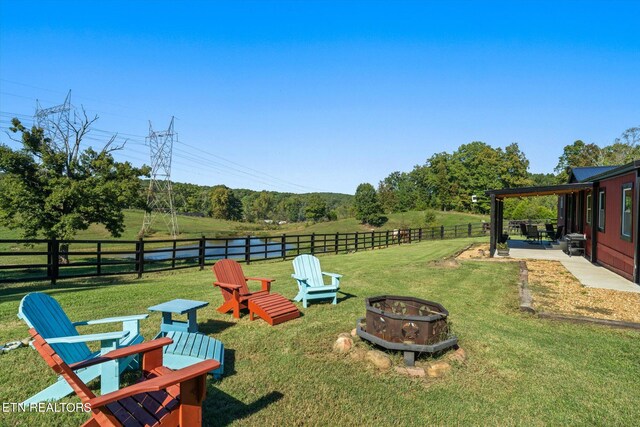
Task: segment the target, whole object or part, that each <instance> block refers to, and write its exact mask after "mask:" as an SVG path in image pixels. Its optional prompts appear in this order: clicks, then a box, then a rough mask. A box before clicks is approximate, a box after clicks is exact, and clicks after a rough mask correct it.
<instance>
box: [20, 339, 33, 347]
mask: <svg viewBox="0 0 640 427" xmlns="http://www.w3.org/2000/svg"><path fill="white" fill-rule="evenodd" d="M30 343H31V338H25V339H23V340H22V345H23V346H25V347H27V346H28V345H29V344H30Z"/></svg>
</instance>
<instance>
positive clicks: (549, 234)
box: [544, 223, 556, 240]
mask: <svg viewBox="0 0 640 427" xmlns="http://www.w3.org/2000/svg"><path fill="white" fill-rule="evenodd" d="M544 227H545V229H546V231H547V237H548V238H549V240H556V230H554V228H553V224H549V223H547V224H545V225H544Z"/></svg>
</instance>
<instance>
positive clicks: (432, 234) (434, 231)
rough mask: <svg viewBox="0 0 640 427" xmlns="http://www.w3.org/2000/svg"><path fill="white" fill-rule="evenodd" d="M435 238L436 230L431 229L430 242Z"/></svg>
mask: <svg viewBox="0 0 640 427" xmlns="http://www.w3.org/2000/svg"><path fill="white" fill-rule="evenodd" d="M435 238H436V228H435V227H431V240H434V239H435Z"/></svg>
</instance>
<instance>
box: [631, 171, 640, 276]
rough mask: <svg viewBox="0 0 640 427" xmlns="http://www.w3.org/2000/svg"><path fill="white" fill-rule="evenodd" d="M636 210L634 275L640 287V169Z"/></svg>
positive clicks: (633, 213) (637, 181)
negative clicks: (639, 264)
mask: <svg viewBox="0 0 640 427" xmlns="http://www.w3.org/2000/svg"><path fill="white" fill-rule="evenodd" d="M633 205H634V208H633V211H632V215H634V216H633V218H635V224H634V225H633V226H634V227H635V228H636V230H635V231H636V237H635V239H636V250H635V251H634V256H633V258H634V263H633V265H634V274H635V277H634V279H635V282H636V283H637V284H638V285H640V266H638V263H640V169H639V170H637V171H636V194H634V203H633Z"/></svg>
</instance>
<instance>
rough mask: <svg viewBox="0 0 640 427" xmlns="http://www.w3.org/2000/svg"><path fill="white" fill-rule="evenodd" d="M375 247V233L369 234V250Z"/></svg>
mask: <svg viewBox="0 0 640 427" xmlns="http://www.w3.org/2000/svg"><path fill="white" fill-rule="evenodd" d="M375 247H376V232H375V231H372V232H371V249H373V248H375Z"/></svg>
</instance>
